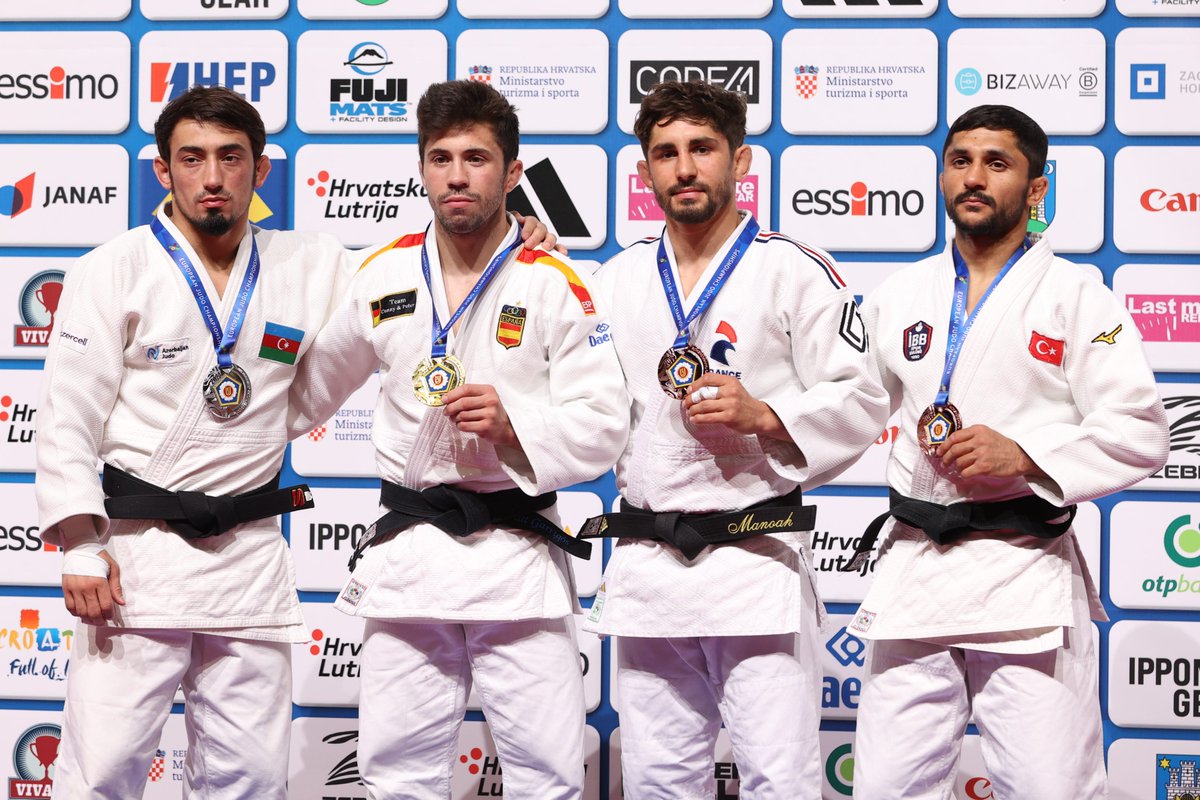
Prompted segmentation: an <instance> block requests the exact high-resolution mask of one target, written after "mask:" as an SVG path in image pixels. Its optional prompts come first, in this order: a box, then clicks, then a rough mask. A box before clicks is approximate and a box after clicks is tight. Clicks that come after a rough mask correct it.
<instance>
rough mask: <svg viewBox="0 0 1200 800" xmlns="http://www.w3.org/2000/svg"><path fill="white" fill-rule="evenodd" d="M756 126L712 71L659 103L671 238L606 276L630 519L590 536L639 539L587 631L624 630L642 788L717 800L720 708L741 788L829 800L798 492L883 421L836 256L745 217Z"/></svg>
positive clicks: (751, 794) (601, 522)
mask: <svg viewBox="0 0 1200 800" xmlns="http://www.w3.org/2000/svg"><path fill="white" fill-rule="evenodd" d="M745 119H746V118H745V103H744V101H743V100H742V98H741V97H740V96H739V95H737V94H735V93H733V92H728V91H725V90H722V89H718V88H716V87H713V86H710V85H708V84H702V83H690V84H681V83H664V84H662V85H660V86H658V87H656V88H655V90H654V91H653V92H651V93H650V94H649V95H648V96H647V97H646V98H645V99H644V100H643V102H642V107H641V111H640V113H639V116H638V120H637V123H636V125H635V131H636V133H637V135H638V138H639V140H640V141H641V144H642V149H643V152H644V153H645V156H646V160H645V161H643V162H641V163H640V164H639V165H638V172H639V174H640V176H641V178H642V181H643V183H645V185H646V186H649V187H651V188H652V189H653V190H654V193H655V196H656V198H657V199H658V202H659V205H660V206H661V207H662V209H663V212H664V214H665V215H666V229H665V231H664V232H663V236H662V237H661V239H654V240H647V241H643V242H641V243H639V244H636V245H634V246H633V247H631V248H629V249H628V250H626V251H625V252H623V253H621V254H620V255H618V256H616V257H615V258H614V259H612V260H611V261H609V262H608V263H607V264H606V265H604V266H603V267H602V268H601V270H600V272H599V276H600V278H601V280H602V286H603V297H602V299H603V300H605V301H606V305H608V306H609V307H611V308H612V314H613V339H614V341H615V342H616V345H617V353H618V355H619V356H620V359H621V366H622V368H623V369H624V373H625V381H626V386H627V388H628V390H629V393H630V395H631V397H632V402H633V405H632V409H631V417H632V435H631V438H630V442H629V444H628V446H627V447H626V448H625V451H624V453H622V455H621V459H620V461H619V462H618V464H617V487H618V489H619V490H620V492H621V495H622V497H623V498H624V502H623V504H622V513H619V514H610V515H606V516H605V517H598V518H596V519H595V520H593V521H590V522H589V525H588V526H587V527H586V528H585V532H586V534H585V535H593V534H594V535H604V536H619V537H622V538H620V540H619V541H618V542H617V544H616V547H615V548H614V552H613V556H612V559H611V560H610V562H609V564H608V568H607V570H606V572H605V578H604V585H603V588H602V591H601V594H600V595H599V596H598V597H597V599H596V603H595V605H594V606H593V607H592V613H591V615H590V617H589V619H588V627H589V628H590V629H592V630H595V631H597V632H598V633H601V634H611V635H616V636H618V637H620V639H619V648H618V653H619V661H618V666H617V669H618V674H617V682H618V688H619V692H620V696H619V703H618V711H619V713H620V719H621V763H622V772H623V788H624V793H625V797H627V798H633V799H635V800H649V799H651V798H653V799H655V800H684V799H685V798H686V799H687V800H701V799H703V800H709V799H710V798H712V797H713V794H714V792H715V785H714V774H713V771H714V754H713V749H714V745H715V742H716V736H717V731H718V729H719V727H720V725H721V722H722V720H723V721H724V723H725V725H726V727H727V728H728V729H729V735H730V738H731V739H732V743H733V751H734V758H735V759H736V761H737V764H738V771H739V774H740V777H741V784H740V792H741V796H742V797H743V798H748V799H751V798H752V799H754V800H764V799H765V798H778V800H815V799H816V798H819V797H820V795H821V768H820V744H819V742H818V740H817V733H818V724H819V722H820V687H821V667H820V661H819V659H818V644H817V628H818V620H819V619H820V618H821V617H822V616H823V609H822V606H821V603H820V600H819V597H818V595H817V593H816V591H815V586H814V583H813V580H814V575H813V571H812V566H811V551H810V548H809V544H808V533H806V531H808V530H811V529H812V521H813V513H812V512H813V509H812V507H811V506H802V505H801V500H800V496H799V485H800V484H801V483H803V484H804V485H805V486H806V487H807V486H816V485H819V484H820V483H822V482H824V481H825V480H828V479H829V478H830V477H832V476H833V475H836V474H837V473H838V472H839V471H841V470H842V469H843V468H845V467H846V466H847V465H848V464H849V463H850V462H852V461H853V459H854V458H856V457H857V456H858V455H859V454H860V453H862V451H863V450H864V449H865V448H866V447H867V446H868V445H869V444H870V443H871V442H872V441H873V440H874V439H875V438H876V437H877V436H878V435H879V431H880V429H881V428H882V426H883V425H884V423H885V421H886V417H887V415H886V397H885V395H884V393H883V390H882V387H880V385H879V383H878V381H877V380H876V379H875V377H874V375H873V370H872V367H871V364H870V361H869V359H868V357H867V349H868V346H867V339H866V336H865V335H864V331H863V329H862V324H861V321H860V319H859V317H858V312H857V309H856V308H855V305H854V299H853V297H852V295H851V293H850V291H849V290H848V289H847V288H846V286H845V284H844V283H843V282H842V280H841V278H840V277H839V275H838V273H837V268H836V266H835V264H834V263H833V261H832V259H831V258H830V257H829V256H828V255H827V254H826V253H823V252H821V251H820V250H817V249H815V248H812V247H809V246H807V245H804V244H801V243H799V242H795V241H792V240H791V239H788V238H787V237H785V236H781V235H780V234H777V233H768V232H763V231H760V230H759V227H758V223H757V221H756V220H755V219H754V218H753V217H752V216H750V215H748V214H741V213H739V211H738V208H737V206H736V204H735V202H734V196H735V187H736V183H737V181H738V180H740V179H742V178H743V177H744V176H745V175H746V173H747V170H748V169H749V166H750V148H749V147H748V146H746V145H745V144H743V140H744V137H745ZM664 351H666V352H665V353H664ZM701 370H704V372H703V377H699V378H698V380H697V379H696V378H697V373H699V372H701Z"/></svg>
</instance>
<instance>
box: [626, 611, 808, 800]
mask: <svg viewBox="0 0 1200 800" xmlns="http://www.w3.org/2000/svg"><path fill="white" fill-rule="evenodd" d="M817 648H818V641H817V635H816V629H815V626H809V627H808V628H807V629H806V630H805V632H803V633H785V634H775V635H768V636H710V637H695V638H679V639H653V638H639V637H626V636H622V637H621V641H620V646H619V648H618V653H617V660H618V662H619V664H618V669H619V672H618V673H617V681H618V688H619V690H620V697H619V699H618V706H619V708H618V712H619V713H620V717H621V772H622V783H623V785H624V792H625V797H626V799H627V800H712V798H713V796H714V795H715V794H716V788H717V787H716V780H715V776H714V770H715V766H716V764H715V757H714V752H713V751H714V748H715V747H716V742H717V732H718V730H719V729H720V727H721V721H722V720H724V722H725V726H726V727H727V728H728V729H729V738H730V740H731V741H732V743H733V756H734V760H735V761H736V762H737V766H738V774H739V775H740V777H741V783H740V790H739V797H741V798H742V800H820V798H821V743H820V741H819V739H818V728H819V725H820V714H821V666H820V661H819V659H818V649H817Z"/></svg>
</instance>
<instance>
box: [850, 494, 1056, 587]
mask: <svg viewBox="0 0 1200 800" xmlns="http://www.w3.org/2000/svg"><path fill="white" fill-rule="evenodd" d="M888 502H889V503H890V504H891V508H889V509H888V511H887V513H886V514H880V515H879V516H878V517H876V518H875V519H874V520H873V521H872V522H871V524H870V525H868V526H867V529H866V531H864V532H863V535H862V539H861V540H859V543H858V547H856V548H854V555H853V556H852V557H851V558H850V560H849V561H848V562H847V563H846V564H845V565H844V566H843V567H841V571H842V572H856V571H858V570H859V569H860V568H861V567H862V565H863V563H864V562H865V561H866V560H867V558H868V556H870V554H871V551H872V550H873V549H874V548H875V542H876V540H877V539H878V538H879V531H880V530H882V529H883V523H885V522H887V520H888V517H895V518H896V519H898V520H900V521H901V522H903V523H904V524H905V525H909V526H911V527H913V528H918V529H920V530H921V531H924V533H925V535H926V536H928V537H929V538H930V539H932V540H933V541H935V542H937V543H938V544H943V545H944V544H952V543H953V542H955V541H956V540H958V539H961V538H962V537H963V536H966V535H967V534H969V533H972V532H973V531H1016V532H1018V533H1026V534H1029V535H1030V536H1036V537H1038V538H1039V539H1055V538H1057V537H1059V536H1062V535H1063V534H1064V533H1066V532H1067V531H1068V530H1070V528H1071V521H1072V520H1074V519H1075V512H1076V510H1077V509H1076V507H1075V506H1067V507H1065V508H1059V507H1058V506H1056V505H1054V504H1052V503H1050V502H1049V501H1047V500H1043V499H1042V498H1040V497H1037V496H1036V495H1032V494H1030V495H1025V496H1024V497H1014V498H1012V499H1011V500H995V501H992V502H990V503H951V504H950V505H948V506H943V505H939V504H938V503H930V502H928V501H926V500H914V499H912V498H911V497H905V496H904V495H902V494H900V493H898V492H895V491H892V490H889V491H888ZM1064 514H1066V515H1067V518H1066V520H1065V521H1061V522H1051V520H1056V519H1058V518H1059V517H1061V516H1063V515H1064Z"/></svg>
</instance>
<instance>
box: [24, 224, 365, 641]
mask: <svg viewBox="0 0 1200 800" xmlns="http://www.w3.org/2000/svg"><path fill="white" fill-rule="evenodd" d="M160 218H161V219H162V221H163V223H164V225H165V226H166V227H167V229H168V230H169V231H170V232H171V234H172V235H173V236H174V237H175V239H176V240H177V241H178V242H179V244H180V245H181V246H182V247H183V249H184V250H185V252H186V253H187V254H188V257H189V258H191V260H192V263H193V265H195V267H196V271H197V273H198V274H199V276H200V279H201V280H202V281H203V283H204V288H205V290H206V291H207V292H208V296H209V299H210V301H211V302H212V303H213V306H214V308H215V309H216V313H217V317H218V319H219V320H220V321H221V324H222V327H224V325H225V322H226V320H227V319H228V318H229V312H230V310H231V309H232V307H233V304H234V300H235V298H236V296H237V293H238V288H239V287H240V286H241V282H242V278H243V277H244V275H245V272H246V267H247V265H248V263H249V260H250V249H251V238H250V237H251V235H252V234H251V232H249V231H248V232H247V234H246V236H245V238H244V239H243V240H242V243H241V245H240V247H239V249H238V254H237V258H236V260H235V262H234V267H233V271H232V274H231V275H230V277H229V283H228V285H227V287H226V290H225V294H224V297H218V296H217V292H216V290H215V289H214V288H213V285H212V282H211V281H210V280H209V277H208V273H207V271H206V270H205V269H204V267H203V265H202V264H201V262H200V259H199V257H198V256H197V255H196V254H195V252H194V251H193V250H192V249H191V247H190V245H188V243H187V239H186V238H185V237H184V236H183V234H181V233H180V232H179V230H178V229H177V228H176V227H175V226H174V225H173V224H172V222H171V220H170V219H169V218H168V217H167V216H166V214H163V215H161V217H160ZM254 235H256V237H257V240H258V248H259V257H260V260H261V271H260V273H259V278H258V284H257V287H256V288H255V291H254V294H253V296H252V297H251V300H250V305H249V308H248V310H247V314H246V319H245V322H244V325H243V328H242V332H241V336H240V337H239V339H238V342H237V345H236V347H235V348H234V350H233V354H232V355H233V360H234V363H236V364H237V365H239V366H240V367H242V368H243V369H244V370H245V371H246V374H247V375H248V376H249V378H250V384H251V395H250V405H249V407H248V408H247V409H246V411H245V412H244V413H242V414H241V416H239V417H237V418H235V419H231V420H225V421H220V420H217V419H215V418H214V417H212V416H211V415H210V414H209V412H208V410H207V406H206V405H205V403H204V400H203V397H202V395H201V385H202V383H203V381H204V378H205V376H206V375H207V374H208V372H209V370H210V369H211V368H212V367H214V366H215V365H216V355H215V354H214V352H213V344H212V337H211V335H210V333H209V331H208V328H207V327H206V326H205V324H204V321H203V318H202V317H201V314H200V310H199V308H198V307H197V305H196V300H195V298H194V296H193V295H192V292H191V290H190V289H189V287H188V285H187V283H186V282H185V280H184V278H183V275H182V274H181V273H180V271H179V268H178V267H177V266H176V264H175V262H174V261H173V260H172V259H171V258H170V257H168V255H167V254H166V252H165V251H164V250H163V248H162V246H161V245H160V244H159V242H158V240H157V239H156V238H155V237H154V234H153V233H152V232H151V230H150V228H149V226H142V227H139V228H135V229H134V230H132V231H129V232H128V233H126V234H124V235H122V236H120V237H118V238H116V239H115V240H113V241H112V242H109V243H108V244H105V245H103V246H101V247H98V248H96V249H95V250H93V251H92V252H91V253H89V254H87V255H86V256H84V257H83V258H82V259H80V261H79V262H78V263H77V264H76V265H75V266H74V267H73V268H72V269H71V271H70V272H69V274H68V276H67V279H66V287H65V289H64V292H63V297H62V302H61V304H60V305H59V310H58V314H57V317H56V319H55V329H54V331H53V333H52V336H51V343H50V349H49V353H48V356H47V360H46V372H45V378H44V383H43V389H42V401H41V406H40V408H39V410H38V432H37V459H38V469H37V487H36V488H37V498H38V506H39V510H40V515H41V525H42V537H43V538H44V539H46V540H47V541H49V542H52V543H60V542H61V536H60V531H59V529H58V523H59V522H60V521H62V520H63V519H64V518H66V517H69V516H72V515H75V514H91V515H94V516H95V517H96V518H97V519H98V520H99V522H100V527H101V536H100V541H101V542H102V543H103V544H104V546H105V548H106V549H107V550H108V552H109V553H110V554H111V555H112V556H113V558H115V559H116V561H117V563H118V564H119V565H120V567H121V583H122V586H123V587H124V590H125V598H126V605H124V606H116V607H115V611H114V620H113V624H115V625H122V626H128V627H143V628H146V627H151V628H194V629H206V630H211V629H230V628H257V629H259V630H258V631H257V634H255V633H253V632H251V633H247V634H239V635H245V636H250V637H251V638H268V639H281V638H282V639H286V638H288V637H289V635H290V634H288V632H287V631H284V630H276V631H273V632H272V631H267V630H265V629H266V628H269V627H272V626H297V629H296V630H295V631H292V632H291V634H295V635H297V636H298V637H299V638H297V639H296V641H304V640H305V639H306V638H307V632H306V631H303V629H301V628H299V625H300V623H301V616H300V608H299V604H298V601H297V597H296V587H295V581H294V577H293V570H292V562H291V557H290V555H289V553H288V547H287V542H285V541H284V539H283V537H282V536H281V535H280V533H279V522H278V520H277V519H263V520H258V521H256V522H250V523H246V524H245V525H241V526H239V527H237V528H235V529H233V530H231V531H228V532H227V533H225V534H223V535H221V536H216V537H212V538H208V539H197V540H192V541H188V540H185V539H183V538H181V537H180V536H178V535H177V534H175V533H173V532H171V531H170V530H169V529H168V528H166V527H165V526H164V525H163V524H162V523H157V524H156V523H154V522H153V521H140V520H114V521H112V523H111V524H110V523H109V520H108V517H107V515H106V514H105V511H104V494H103V492H102V491H101V488H100V482H99V481H98V480H97V476H96V472H97V469H96V468H97V463H98V462H100V461H103V462H107V463H109V464H112V465H113V466H116V467H118V468H120V469H122V470H125V471H126V472H129V473H131V474H133V475H135V476H137V477H139V478H141V479H142V480H145V481H148V482H150V483H152V484H154V485H156V486H160V487H162V488H164V489H169V490H172V491H179V490H188V491H200V492H205V493H207V494H215V495H231V494H241V493H244V492H248V491H251V490H253V489H256V488H258V487H260V486H262V485H263V484H265V483H267V482H268V481H269V480H270V479H271V478H272V477H273V476H274V475H275V473H276V472H278V471H279V468H280V465H281V463H282V461H283V452H284V447H285V446H286V445H287V435H286V419H287V392H288V388H289V386H290V385H291V382H292V378H293V376H294V375H295V372H296V367H295V366H293V365H289V364H284V363H280V362H279V361H275V360H271V359H268V358H264V357H262V356H260V355H259V351H260V347H261V345H262V341H263V334H264V330H265V327H266V324H267V323H268V322H271V323H276V324H279V325H284V326H287V327H289V328H294V329H298V330H300V331H303V332H304V336H303V337H302V338H301V340H300V342H299V347H300V352H301V353H303V352H304V351H305V350H306V349H307V348H308V347H309V346H310V345H311V344H312V341H313V339H314V338H315V336H316V333H317V331H318V330H319V329H320V327H321V325H322V324H323V323H324V321H325V320H326V319H327V318H328V316H329V314H330V312H331V311H332V308H333V304H334V300H335V298H336V297H337V296H338V294H339V293H340V291H341V289H342V288H343V287H344V282H345V280H346V278H348V276H349V266H348V260H347V258H346V255H345V252H344V250H343V249H342V247H341V245H340V244H339V243H338V242H337V241H336V240H335V239H333V238H332V237H330V236H326V235H315V234H299V233H282V232H278V231H270V230H257V229H256V230H255V231H254Z"/></svg>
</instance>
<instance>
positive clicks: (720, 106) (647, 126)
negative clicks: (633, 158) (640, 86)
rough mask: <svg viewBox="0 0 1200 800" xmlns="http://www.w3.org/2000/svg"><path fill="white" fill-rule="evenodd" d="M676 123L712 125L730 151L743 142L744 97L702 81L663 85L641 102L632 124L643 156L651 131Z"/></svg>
mask: <svg viewBox="0 0 1200 800" xmlns="http://www.w3.org/2000/svg"><path fill="white" fill-rule="evenodd" d="M677 119H681V120H685V121H686V122H693V123H696V124H697V125H711V126H712V127H713V128H714V129H715V130H717V131H719V132H720V133H721V135H722V136H724V137H725V139H726V141H728V142H729V149H730V151H733V150H736V149H738V148H739V147H741V146H742V143H743V142H745V141H746V98H745V97H743V96H742V95H740V94H738V93H737V92H731V91H729V90H728V89H722V88H720V87H717V86H713V85H712V84H710V83H704V82H703V81H688V82H687V83H683V82H681V81H665V82H663V83H660V84H658V85H657V86H655V87H654V88H653V89H651V90H650V93H649V94H648V95H646V96H645V97H643V98H642V107H641V108H640V109H639V110H638V115H637V120H636V121H635V122H634V123H633V132H634V135H636V136H637V138H638V141H639V142H641V143H642V154H643V155H645V154H646V151H647V150H648V149H649V147H650V134H651V133H653V132H654V129H655V128H656V127H657V126H659V125H666V124H668V123H671V122H674V121H675V120H677Z"/></svg>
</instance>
